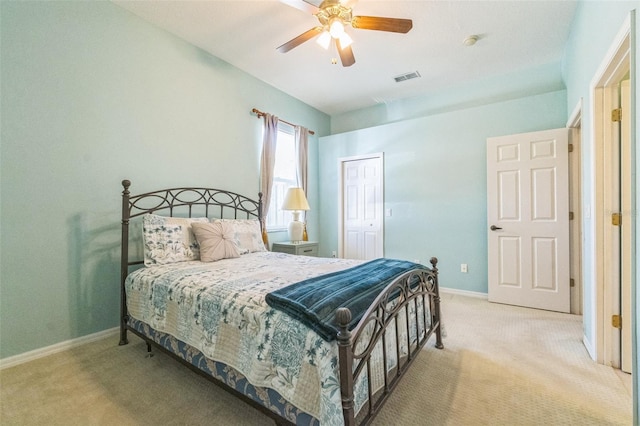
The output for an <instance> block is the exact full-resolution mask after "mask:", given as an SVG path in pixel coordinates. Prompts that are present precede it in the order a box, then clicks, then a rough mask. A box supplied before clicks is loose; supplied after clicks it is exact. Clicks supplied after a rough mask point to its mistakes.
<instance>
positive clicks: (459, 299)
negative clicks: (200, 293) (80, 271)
mask: <svg viewBox="0 0 640 426" xmlns="http://www.w3.org/2000/svg"><path fill="white" fill-rule="evenodd" d="M442 299H443V302H442V310H443V321H444V324H445V332H446V337H445V339H444V344H445V349H444V350H441V351H440V350H437V349H435V348H434V347H433V342H429V343H428V346H427V348H425V350H424V351H423V352H422V353H421V354H420V356H419V357H418V358H417V359H416V361H415V363H414V365H413V367H412V370H411V374H410V375H408V376H405V377H404V378H403V380H402V382H401V383H400V385H399V387H398V389H396V392H395V393H394V395H393V396H392V397H391V398H390V399H389V401H388V402H387V404H386V405H385V407H384V408H383V410H382V412H381V414H380V415H379V416H378V418H377V419H376V420H375V422H374V424H375V425H379V426H382V425H385V426H386V425H541V424H547V425H581V426H582V425H630V424H631V423H632V416H631V408H632V399H631V390H630V389H631V385H630V383H631V378H630V376H629V375H625V374H623V373H619V372H616V370H613V369H612V368H610V367H605V366H602V365H598V364H595V363H594V362H593V361H592V360H591V359H590V358H589V356H588V355H587V352H586V350H585V349H584V346H583V344H582V342H581V339H582V322H581V321H582V318H581V317H578V316H572V315H565V314H558V313H553V312H546V311H538V310H533V309H525V308H518V307H513V306H507V305H497V304H490V303H488V302H487V301H486V300H482V299H476V298H469V297H464V296H458V295H450V294H445V295H443V297H442ZM130 340H131V343H130V344H129V345H127V346H122V347H121V346H118V341H117V337H115V336H114V337H112V338H107V339H104V340H102V341H99V342H97V343H93V344H88V345H83V346H80V347H77V348H74V349H71V350H68V351H65V352H61V353H58V354H55V355H51V356H49V357H46V358H42V359H38V360H35V361H32V362H29V363H26V364H22V365H19V366H16V367H12V368H8V369H5V370H2V371H0V423H1V424H2V425H45V424H46V425H151V424H157V425H186V424H189V425H205V424H206V425H268V424H273V422H272V421H271V420H270V419H269V418H267V417H266V416H264V415H263V414H261V413H260V412H258V411H256V410H255V409H253V408H251V407H250V406H248V405H246V404H244V403H243V402H241V401H239V400H238V399H236V398H234V397H233V396H231V395H229V394H228V393H226V392H224V391H222V390H221V389H219V388H218V387H217V386H215V385H213V384H212V383H210V382H208V381H207V380H205V379H204V378H202V377H200V376H198V375H197V374H195V373H193V372H191V371H190V370H188V369H187V368H185V367H184V366H182V365H181V364H179V363H177V362H176V361H174V360H172V359H170V358H168V357H167V356H165V355H163V354H162V353H156V354H155V356H154V357H152V358H147V357H146V356H145V355H146V346H145V344H144V343H143V342H142V341H141V340H139V339H137V338H136V337H131V339H130Z"/></svg>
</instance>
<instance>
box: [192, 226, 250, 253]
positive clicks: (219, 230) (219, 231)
mask: <svg viewBox="0 0 640 426" xmlns="http://www.w3.org/2000/svg"><path fill="white" fill-rule="evenodd" d="M191 228H192V229H193V233H194V234H195V236H196V240H197V241H198V245H199V246H200V260H201V261H203V262H215V261H216V260H220V259H229V258H233V257H240V252H239V251H238V246H237V245H236V242H235V238H234V231H233V227H232V226H231V224H229V223H224V222H213V223H199V222H194V223H192V224H191Z"/></svg>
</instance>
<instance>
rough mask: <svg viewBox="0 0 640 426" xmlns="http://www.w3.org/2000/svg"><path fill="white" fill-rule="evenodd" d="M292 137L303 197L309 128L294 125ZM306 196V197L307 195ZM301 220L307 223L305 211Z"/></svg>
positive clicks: (305, 181) (305, 187) (305, 191)
mask: <svg viewBox="0 0 640 426" xmlns="http://www.w3.org/2000/svg"><path fill="white" fill-rule="evenodd" d="M294 138H295V145H296V151H297V154H298V167H297V179H298V185H299V186H300V187H301V188H302V190H303V191H304V195H305V197H306V196H307V176H308V172H307V163H308V160H307V151H308V149H309V130H308V129H307V128H306V127H303V126H295V127H294ZM307 198H308V197H307ZM303 214H304V219H303V222H304V223H305V225H306V223H307V212H303Z"/></svg>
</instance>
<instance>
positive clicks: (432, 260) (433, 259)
mask: <svg viewBox="0 0 640 426" xmlns="http://www.w3.org/2000/svg"><path fill="white" fill-rule="evenodd" d="M429 262H431V266H433V269H434V270H436V271H437V270H438V268H436V265H437V264H438V258H437V257H432V258H431V260H429Z"/></svg>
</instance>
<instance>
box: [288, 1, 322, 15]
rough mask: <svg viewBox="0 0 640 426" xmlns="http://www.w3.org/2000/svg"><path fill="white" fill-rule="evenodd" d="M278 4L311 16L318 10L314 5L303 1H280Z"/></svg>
mask: <svg viewBox="0 0 640 426" xmlns="http://www.w3.org/2000/svg"><path fill="white" fill-rule="evenodd" d="M280 3H284V4H286V5H289V6H291V7H295V8H296V9H298V10H301V11H303V12H306V13H310V14H311V15H315V14H316V13H318V10H319V9H318V6H316V5H315V4H313V3H311V2H308V1H304V0H280Z"/></svg>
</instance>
